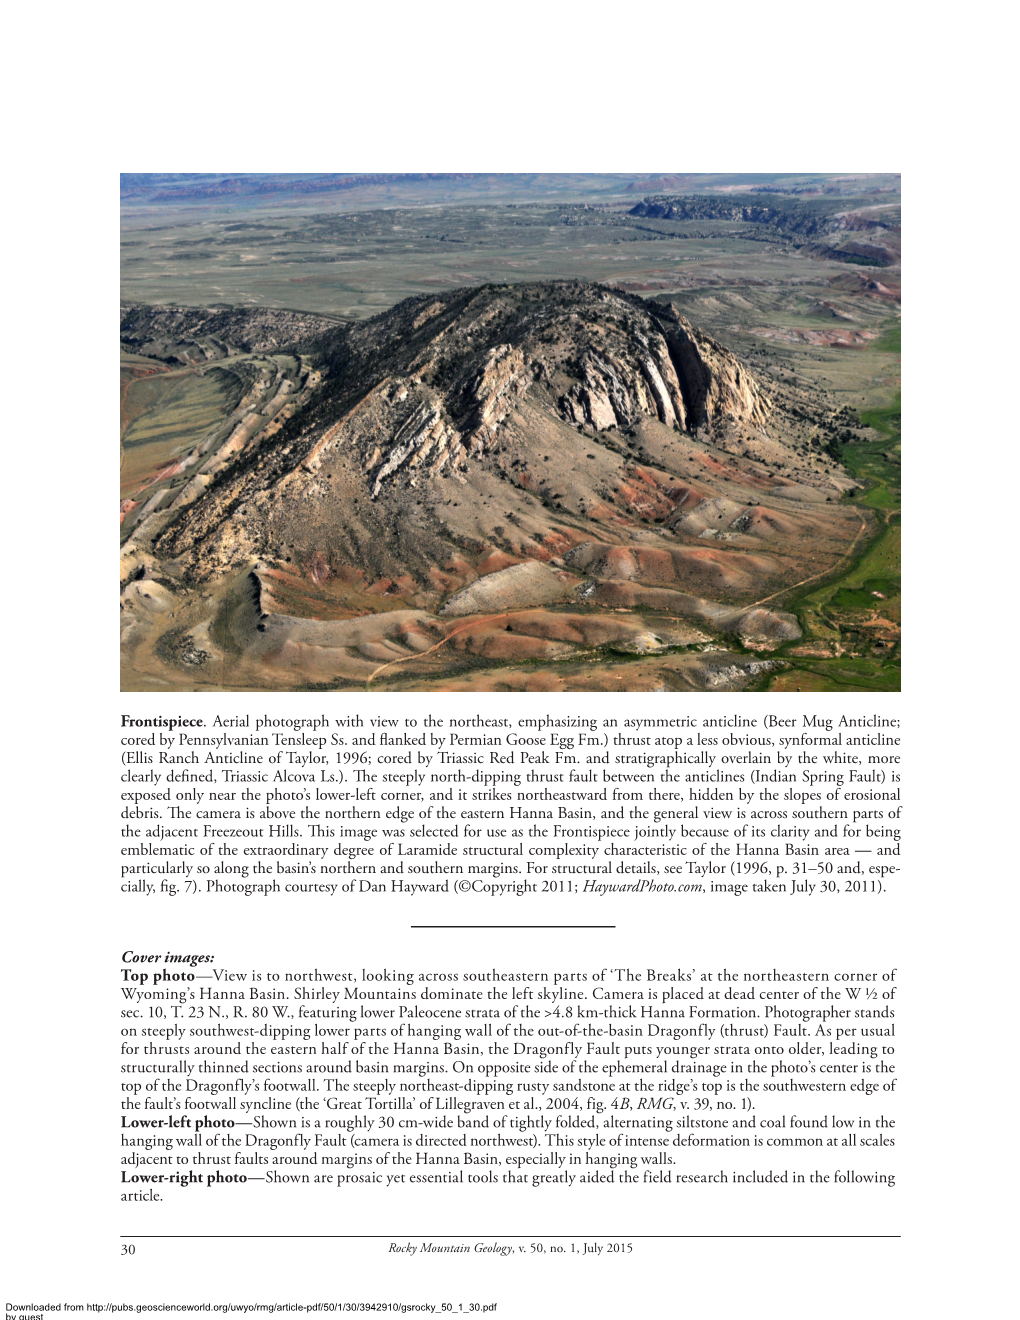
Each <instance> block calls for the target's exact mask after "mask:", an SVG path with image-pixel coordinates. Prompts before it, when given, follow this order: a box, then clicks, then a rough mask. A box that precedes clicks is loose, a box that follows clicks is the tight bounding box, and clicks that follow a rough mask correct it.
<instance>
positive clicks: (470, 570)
mask: <svg viewBox="0 0 1020 1320" xmlns="http://www.w3.org/2000/svg"><path fill="white" fill-rule="evenodd" d="M263 315H264V316H266V317H272V316H273V315H274V314H272V313H263ZM312 319H314V318H312ZM129 328H130V327H129ZM157 328H158V329H161V330H164V331H165V332H166V337H168V338H170V337H172V336H173V335H174V334H178V335H181V334H183V331H184V329H187V330H188V333H189V334H190V336H191V337H192V338H196V330H200V331H201V332H202V334H207V333H211V332H210V331H209V330H208V326H207V325H206V324H205V323H203V325H201V326H199V327H195V326H193V325H189V326H187V327H184V326H183V325H182V326H177V325H176V323H170V324H165V325H161V326H159V327H156V326H150V325H149V324H147V323H144V322H143V323H142V324H140V325H139V326H138V327H137V333H138V334H139V336H144V335H145V334H147V333H149V332H150V331H151V330H154V329H157ZM297 329H298V332H299V333H300V329H301V328H300V327H298V328H297ZM315 329H316V333H315V334H313V335H312V336H310V337H309V336H307V335H305V336H304V337H302V338H300V339H299V342H298V343H297V344H296V345H295V344H291V345H290V351H297V352H299V353H300V360H301V362H302V363H303V364H306V366H305V367H303V371H305V374H304V375H302V377H301V381H300V393H299V394H296V395H292V396H291V397H292V399H293V403H292V404H291V405H290V406H291V408H292V409H293V411H292V413H290V414H289V415H288V417H287V419H286V420H284V421H282V422H280V421H279V420H277V421H276V422H274V424H273V425H272V426H269V427H266V428H261V423H260V420H259V419H260V415H259V412H258V409H257V407H252V408H250V409H249V410H248V412H247V413H246V414H245V417H244V418H240V419H239V420H238V424H237V428H236V430H235V431H234V433H233V434H232V436H231V438H230V440H229V441H228V442H227V444H226V445H225V446H224V448H223V449H222V450H221V451H220V453H219V455H218V456H217V455H216V454H212V455H209V454H207V453H206V451H205V450H204V449H203V450H202V452H201V454H199V453H198V451H196V454H195V463H196V464H197V463H198V462H199V461H200V460H201V462H202V464H203V469H202V471H203V472H204V473H205V474H206V475H199V476H197V477H195V478H194V479H192V480H191V481H190V482H189V483H188V484H187V486H185V487H184V489H183V491H182V493H181V494H180V495H179V496H178V497H177V498H176V499H175V500H174V501H173V503H172V504H170V505H169V506H167V505H163V506H162V507H160V508H158V509H157V511H155V512H153V513H152V514H151V515H150V516H149V517H147V518H145V519H144V520H143V521H142V522H140V523H139V524H138V526H137V527H136V528H135V529H134V531H133V533H132V535H131V537H130V540H129V541H128V543H127V545H126V546H125V551H124V566H123V579H124V581H125V583H126V588H125V590H126V601H127V604H126V608H127V609H128V611H129V613H130V615H131V619H130V624H131V626H130V627H129V628H128V634H129V645H130V646H132V647H135V648H136V649H137V648H138V647H139V646H140V645H142V643H143V642H144V641H145V639H146V638H147V639H148V642H147V643H146V644H149V643H152V642H153V640H154V637H155V634H154V633H153V632H152V627H151V625H152V616H153V615H154V614H156V615H158V614H161V613H162V614H166V613H171V612H172V613H173V614H174V615H175V616H178V615H179V614H180V613H181V612H182V610H181V607H182V606H183V605H184V604H185V603H187V606H188V608H187V609H184V610H183V613H184V614H185V615H186V616H187V617H188V618H189V619H192V618H193V620H199V627H198V632H199V633H201V638H202V639H203V640H202V644H201V645H199V644H198V642H195V641H194V640H193V639H194V637H195V633H193V632H189V633H187V636H188V637H189V638H191V639H192V640H191V641H188V642H187V643H186V644H184V643H182V646H179V647H177V648H176V649H175V648H174V647H172V646H171V647H169V649H167V646H164V647H163V650H162V651H161V652H158V654H159V655H161V656H162V662H163V663H177V662H176V661H174V660H173V657H174V656H175V655H176V656H177V657H178V661H179V660H180V657H181V656H182V655H192V656H194V655H205V656H212V655H214V654H217V653H218V654H220V655H221V659H222V654H223V648H224V647H226V649H227V651H228V652H229V651H230V648H231V647H232V646H233V647H236V648H237V650H238V654H239V656H240V658H241V660H242V662H243V663H250V664H254V663H256V662H257V664H258V665H259V666H260V667H261V671H262V672H265V668H266V666H269V667H270V668H272V667H273V666H274V665H275V666H278V667H282V669H283V670H286V671H287V672H290V671H291V670H292V669H293V668H294V667H295V666H296V667H297V669H298V670H307V671H308V672H314V673H315V674H317V675H319V676H320V677H321V676H322V674H323V673H324V672H325V673H327V674H328V675H329V676H331V677H333V678H344V677H347V678H354V677H364V676H365V673H366V671H365V670H364V668H363V666H364V665H365V664H366V663H368V662H369V661H372V660H374V659H377V658H378V657H380V656H382V655H392V653H393V652H394V650H395V652H396V655H395V657H394V658H392V659H391V660H390V661H389V662H388V663H392V664H394V665H398V664H399V665H401V666H404V668H402V669H401V671H400V672H401V673H405V674H415V673H422V672H431V667H434V665H435V664H436V663H440V664H441V665H442V664H448V663H450V661H449V657H450V655H451V654H458V653H459V652H461V651H464V648H465V647H467V650H466V652H465V654H467V655H471V656H475V657H476V659H475V663H477V662H478V659H477V658H478V657H483V658H484V659H485V660H486V662H495V661H498V660H504V661H506V660H509V661H513V660H520V659H524V658H529V657H530V658H532V659H533V658H535V657H536V656H541V655H545V654H546V651H545V650H543V648H548V647H550V646H551V647H554V648H555V647H559V648H561V651H560V652H559V653H558V654H561V656H562V654H564V653H562V648H563V647H566V648H567V653H566V654H572V653H573V652H572V651H571V648H577V647H579V646H584V645H590V644H591V638H590V637H589V634H591V636H592V637H594V636H597V637H601V638H603V641H602V642H596V643H595V644H596V645H604V644H605V645H608V644H609V643H610V642H613V644H614V645H616V644H619V645H621V646H622V647H623V649H624V650H627V649H628V646H629V645H630V643H628V642H627V641H626V636H629V634H628V633H627V628H626V627H625V626H624V622H625V621H623V620H621V619H620V618H618V617H617V618H615V619H613V620H609V622H608V623H606V624H605V626H603V627H602V629H601V631H599V630H598V629H596V630H595V633H591V626H590V625H589V626H588V627H587V631H586V629H585V627H582V626H581V625H580V624H579V623H577V619H578V618H582V619H583V618H587V617H588V616H590V615H591V614H593V613H594V614H599V615H608V614H612V615H618V614H619V611H620V610H624V611H628V610H635V609H636V610H639V611H648V612H651V614H652V615H656V616H658V615H668V616H669V617H670V618H671V619H672V623H669V622H668V620H665V619H664V618H663V619H660V622H659V625H658V627H657V628H656V627H654V626H652V627H646V626H642V627H640V628H638V629H637V634H640V640H639V641H638V642H634V645H635V646H638V649H639V650H641V649H642V648H644V649H645V650H647V649H649V648H650V649H652V650H655V649H656V648H659V649H662V648H667V649H668V648H673V647H676V646H678V645H684V644H686V643H683V642H681V641H678V640H677V639H678V637H680V636H681V635H689V633H690V626H691V625H684V627H685V628H686V629H687V633H684V628H681V629H680V631H679V632H678V631H677V616H686V617H688V618H689V619H694V620H697V621H698V626H699V627H702V628H705V627H707V628H708V629H709V634H710V633H711V632H713V631H718V632H723V633H727V632H728V633H729V634H731V635H734V636H739V637H741V638H742V639H743V641H744V643H745V644H747V645H751V644H755V645H761V646H766V647H767V646H768V645H770V644H774V643H775V642H776V641H777V640H782V639H783V638H788V637H789V636H791V635H794V636H795V635H796V624H795V622H794V621H793V620H792V619H791V618H790V616H782V615H778V614H775V613H772V612H770V611H768V610H764V609H761V608H759V606H760V605H761V604H762V603H763V602H762V598H770V597H773V596H775V595H776V594H777V593H781V592H782V590H783V588H784V586H786V585H789V584H791V583H794V582H797V581H799V580H802V579H803V578H804V577H806V576H807V575H808V571H809V570H810V571H813V572H817V571H818V569H819V567H821V568H822V569H823V571H824V567H825V565H826V564H827V563H835V562H837V561H838V560H839V558H840V557H841V556H842V555H843V554H844V553H845V551H846V549H847V547H848V546H849V545H850V544H851V543H852V541H853V539H854V538H855V537H856V536H857V535H859V534H860V531H861V528H862V525H863V524H862V521H861V519H860V518H859V517H858V515H857V514H856V512H855V511H854V510H853V509H848V508H847V507H846V506H844V505H841V504H839V503H838V502H837V501H838V494H839V492H840V491H841V490H842V489H845V488H847V487H848V486H850V485H852V484H853V483H852V482H850V480H849V479H848V478H847V477H846V474H845V473H843V472H842V469H840V468H839V467H838V465H836V464H835V463H833V462H832V461H831V460H830V459H829V458H828V457H827V456H826V455H825V454H824V453H823V452H822V451H821V450H820V449H819V448H818V446H817V443H816V442H814V447H812V442H811V441H810V440H809V436H810V433H811V423H810V418H808V417H806V416H805V414H804V413H803V411H802V410H799V409H791V408H790V407H789V406H788V403H787V402H785V401H784V399H783V397H782V392H781V391H780V390H777V388H776V387H774V386H767V385H766V383H765V382H763V381H762V380H759V379H757V378H756V376H755V375H754V374H752V373H751V372H750V371H749V370H748V369H747V368H746V367H745V366H744V365H743V364H742V363H741V362H740V361H738V360H737V358H736V357H735V356H734V355H733V354H732V353H730V352H729V351H728V350H727V349H726V348H725V347H723V346H722V345H721V344H719V343H717V342H716V341H714V340H713V339H712V338H710V337H709V336H708V335H706V334H704V333H703V332H701V331H700V330H698V329H697V328H696V327H694V326H692V325H691V324H690V323H689V322H688V321H687V320H686V319H685V318H684V317H683V316H681V315H679V314H678V313H677V312H676V311H675V310H674V308H673V307H671V306H670V305H668V304H663V303H652V302H646V301H644V300H642V299H641V298H638V297H636V296H634V295H629V294H626V293H622V292H620V291H617V290H614V289H610V288H606V287H604V286H601V285H592V284H576V283H549V284H525V285H515V286H512V287H507V286H486V287H484V288H480V289H469V290H460V291H456V292H450V293H443V294H438V295H435V296H432V295H424V296H421V297H417V298H412V299H409V300H407V301H406V302H403V303H401V304H399V305H398V306H396V307H394V308H393V309H392V310H390V311H388V312H386V313H384V314H382V315H381V316H378V317H375V318H373V319H372V320H370V321H366V322H361V323H357V324H352V325H347V326H333V327H329V328H323V327H322V326H318V327H315ZM293 330H294V327H290V329H288V328H287V327H285V326H284V325H283V324H282V323H281V325H280V326H279V327H278V339H279V341H280V342H279V344H277V345H274V346H277V347H280V348H283V349H286V348H287V344H286V342H285V341H286V336H287V334H288V333H291V332H292V331H293ZM260 333H262V334H263V338H265V333H267V332H262V331H260ZM197 337H198V338H201V335H198V336H197ZM236 340H237V335H236V333H235V341H236ZM150 342H151V341H150ZM249 342H254V338H253V337H251V336H250V337H249ZM260 342H261V341H260ZM307 364H311V365H312V367H313V368H314V369H312V370H307ZM189 462H190V460H189V459H185V460H183V461H182V463H181V464H180V465H179V468H180V470H181V472H182V473H183V475H182V477H181V478H180V479H181V480H183V477H184V476H186V475H187V469H188V463H189ZM529 564H530V565H532V567H531V568H529V569H528V571H527V572H523V573H522V572H520V571H518V570H519V569H520V567H521V566H522V565H523V566H527V565H529ZM143 584H149V585H147V586H146V585H143ZM483 588H484V589H483ZM160 593H163V595H162V596H161V595H160ZM199 599H203V600H205V601H207V602H210V603H211V604H209V605H207V606H206V613H209V612H210V611H211V612H212V613H211V615H210V617H208V618H206V619H205V620H204V622H203V621H201V620H200V618H199V616H200V615H201V614H202V610H201V609H200V608H198V605H197V601H198V600H199ZM153 601H157V602H158V603H160V605H161V608H157V607H156V606H155V605H154V604H153ZM578 608H580V609H581V611H582V614H581V615H577V614H576V611H577V609H578ZM570 610H574V611H575V613H569V611H570ZM217 611H218V612H219V613H218V614H217ZM224 611H226V613H224ZM408 611H411V612H416V613H415V617H414V620H412V622H413V624H414V626H413V627H411V624H410V623H408V618H407V614H406V612H408ZM557 611H559V612H557ZM564 611H566V612H564ZM369 614H372V615H379V616H380V618H379V619H377V620H376V622H375V623H374V624H373V625H372V626H371V627H368V625H367V624H366V623H360V622H359V623H358V624H357V626H356V627H354V624H353V623H351V624H350V626H349V627H348V625H347V623H345V621H352V620H355V619H361V620H364V619H365V618H367V616H368V615H369ZM398 614H399V615H401V616H402V617H401V619H400V620H398V617H397V616H398ZM212 615H216V617H218V618H219V623H218V624H217V625H216V627H214V626H213V624H214V623H215V619H214V618H213V617H212ZM383 615H386V616H387V618H389V619H390V620H391V622H392V629H390V625H389V624H387V622H386V619H384V618H382V616H383ZM511 616H513V617H511ZM228 617H229V618H231V619H233V620H234V624H233V625H229V624H227V623H224V619H226V618H228ZM465 617H466V618H467V619H468V620H469V621H470V620H471V619H475V622H474V623H471V622H469V623H467V624H465V623H464V622H463V619H464V618H465ZM494 618H497V619H498V620H499V621H498V622H496V623H494V622H493V619H494ZM453 619H456V626H455V627H454V625H453V623H452V622H444V620H453ZM568 619H570V620H573V622H570V623H568V622H566V620H568ZM259 620H261V622H259ZM507 620H509V622H508V621H507ZM281 621H283V622H281ZM286 621H289V622H286ZM515 621H516V622H515ZM341 623H344V626H345V627H347V632H344V630H343V628H341V629H340V632H339V633H337V629H338V628H339V627H340V624H341ZM610 624H611V625H612V626H610ZM179 627H180V625H179V624H178V628H179ZM231 627H234V632H233V633H232V632H231ZM408 627H410V628H411V633H410V634H408V632H407V628H408ZM351 628H353V632H351ZM203 629H204V631H203ZM210 629H211V631H210ZM217 629H218V633H217ZM317 629H319V632H318V633H317V632H316V630H317ZM322 629H326V631H325V632H323V631H321V630H322ZM393 629H395V630H396V631H395V632H393V631H392V630H393ZM472 629H473V631H472ZM791 629H793V630H794V631H793V632H792V633H791ZM451 630H452V631H451ZM465 630H466V631H465ZM529 630H530V631H529ZM631 631H632V632H633V631H634V629H633V627H632V628H631ZM348 632H350V635H351V637H352V638H355V640H353V641H350V640H348V641H346V642H345V641H343V640H342V639H343V638H345V637H347V635H348ZM454 632H455V633H456V635H457V637H458V638H459V639H460V640H459V641H456V642H453V641H451V643H450V644H449V646H448V647H446V646H444V641H443V639H444V637H446V636H447V635H448V634H449V635H451V636H452V634H453V633H454ZM355 634H356V637H355ZM507 634H510V636H509V637H508V636H507ZM568 634H569V635H568ZM637 634H636V635H637ZM709 634H705V635H704V640H706V641H707V640H708V635H709ZM216 635H218V636H219V637H220V642H219V644H218V645H219V647H220V651H219V652H216V647H215V636H216ZM409 635H410V636H411V637H412V640H411V641H409V640H408V636H409ZM525 635H527V638H528V640H527V641H525V640H524V639H525ZM316 636H318V641H316V640H315V639H316ZM472 638H473V641H471V639H472ZM621 638H622V639H623V640H622V641H621ZM655 638H659V640H658V641H656V640H655ZM271 639H275V640H274V641H273V642H272V645H270V640H271ZM296 639H297V640H296ZM366 639H367V640H366ZM413 639H417V640H413ZM437 639H438V640H437ZM585 639H587V640H585ZM614 639H615V641H614ZM663 639H667V640H663ZM669 639H671V640H669ZM426 640H427V641H428V646H426V645H425V642H426ZM469 641H470V646H469V645H468V643H469ZM471 646H474V647H475V650H473V651H472V650H471V649H470V648H471ZM364 647H368V650H367V651H365V650H364V649H362V650H360V651H359V648H364ZM182 648H183V649H182ZM352 648H353V649H352ZM416 648H417V649H416ZM536 648H537V650H536ZM143 649H144V648H143ZM437 649H438V650H439V651H441V652H443V654H442V655H441V656H440V657H439V659H438V660H436V661H430V662H428V663H426V662H424V660H422V661H417V660H416V658H415V657H416V655H417V654H418V653H419V652H420V653H424V652H426V651H427V652H428V653H429V654H430V655H431V654H432V653H433V652H435V651H436V650H437ZM153 654H154V655H155V654H156V652H155V651H154V652H153ZM168 657H170V658H169V659H168ZM281 657H287V658H286V660H283V659H281ZM731 659H732V657H731ZM189 663H194V662H193V661H192V662H189ZM699 663H700V662H699ZM727 663H729V662H727ZM423 664H424V666H425V667H424V670H422V665H423ZM371 667H372V666H371V665H370V666H369V668H371ZM702 667H704V666H702ZM709 668H711V666H709ZM738 668H739V667H738ZM699 672H700V671H699ZM697 685H698V684H696V686H697ZM701 685H702V686H703V685H704V684H701Z"/></svg>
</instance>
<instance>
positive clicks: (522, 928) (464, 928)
mask: <svg viewBox="0 0 1020 1320" xmlns="http://www.w3.org/2000/svg"><path fill="white" fill-rule="evenodd" d="M411 929H412V930H615V929H616V927H615V926H412V927H411Z"/></svg>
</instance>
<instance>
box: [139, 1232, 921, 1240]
mask: <svg viewBox="0 0 1020 1320" xmlns="http://www.w3.org/2000/svg"><path fill="white" fill-rule="evenodd" d="M902 1236H903V1234H902V1233H122V1234H121V1237H122V1238H124V1239H128V1238H130V1239H132V1240H138V1241H141V1240H142V1239H145V1240H147V1241H148V1240H152V1239H156V1238H160V1239H162V1238H173V1239H180V1238H202V1239H205V1238H215V1239H220V1238H233V1239H252V1240H254V1239H258V1240H263V1239H267V1238H272V1239H274V1240H276V1239H279V1240H281V1241H284V1240H286V1241H290V1240H294V1239H300V1240H303V1241H307V1240H314V1239H320V1238H324V1239H329V1240H330V1241H345V1240H351V1241H367V1240H369V1239H371V1240H377V1241H381V1242H393V1241H395V1240H396V1239H397V1238H410V1237H418V1238H421V1239H422V1240H423V1241H426V1242H438V1241H440V1240H444V1239H447V1238H460V1239H465V1238H472V1237H474V1238H477V1237H491V1238H497V1239H499V1238H525V1239H527V1240H529V1241H532V1242H536V1241H539V1240H541V1241H543V1242H551V1241H553V1240H554V1239H556V1238H565V1239H568V1240H570V1239H573V1240H575V1241H577V1240H579V1239H583V1238H592V1239H594V1240H595V1241H598V1242H618V1241H622V1240H627V1241H629V1242H639V1241H641V1242H648V1241H652V1242H678V1241H688V1240H689V1241H702V1240H705V1239H714V1240H725V1241H731V1240H741V1241H743V1240H749V1239H756V1240H757V1239H768V1240H770V1241H772V1240H775V1239H788V1240H793V1239H798V1240H799V1239H804V1238H825V1239H846V1240H851V1239H852V1240H854V1241H859V1240H861V1239H865V1238H866V1239H873V1240H882V1241H891V1240H896V1241H898V1240H899V1239H900V1238H901V1237H902Z"/></svg>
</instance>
